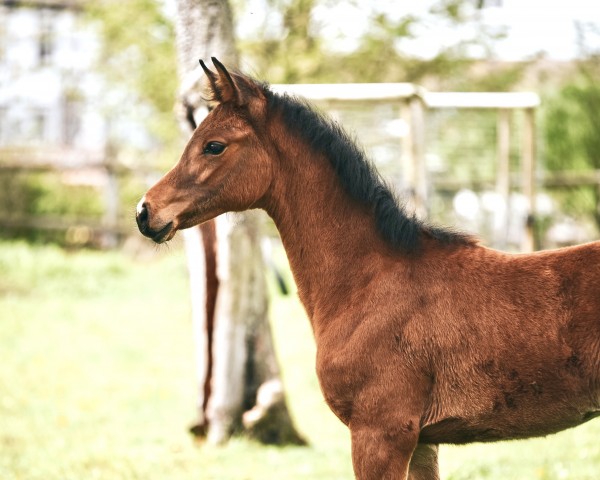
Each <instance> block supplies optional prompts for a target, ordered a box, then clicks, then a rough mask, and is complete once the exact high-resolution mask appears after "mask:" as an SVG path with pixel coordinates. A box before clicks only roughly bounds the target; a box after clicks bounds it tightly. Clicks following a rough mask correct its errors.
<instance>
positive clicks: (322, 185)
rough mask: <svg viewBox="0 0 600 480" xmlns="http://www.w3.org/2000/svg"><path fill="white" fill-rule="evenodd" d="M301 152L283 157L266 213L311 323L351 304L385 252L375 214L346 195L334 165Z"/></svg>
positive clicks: (298, 147) (290, 149) (297, 150)
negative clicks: (321, 313)
mask: <svg viewBox="0 0 600 480" xmlns="http://www.w3.org/2000/svg"><path fill="white" fill-rule="evenodd" d="M296 147H297V148H289V146H288V148H287V149H286V150H287V152H284V154H283V155H284V157H283V158H282V159H281V161H280V163H279V165H278V167H277V171H276V174H275V177H276V178H275V181H274V183H273V185H272V189H271V192H270V195H269V199H268V201H267V204H266V210H267V213H269V215H270V216H271V217H272V218H273V220H274V221H275V224H276V225H277V228H278V230H279V233H280V235H281V238H282V241H283V245H284V247H285V249H286V253H287V256H288V259H289V262H290V266H291V268H292V271H293V273H294V278H295V280H296V283H297V286H298V293H299V295H300V298H301V300H302V302H303V303H304V306H305V307H306V309H307V311H308V313H309V315H310V316H311V317H312V316H313V313H314V312H315V310H322V309H323V308H327V309H335V308H336V305H335V304H333V302H335V299H336V298H339V299H341V298H346V299H347V298H348V295H351V294H352V289H353V288H360V286H361V284H362V282H361V281H360V277H361V276H363V275H365V274H368V273H367V272H368V271H369V270H370V267H369V265H368V257H371V258H372V257H373V253H374V252H375V251H377V250H378V249H381V248H383V249H385V248H386V246H385V245H384V242H383V241H382V239H381V238H380V237H379V235H378V234H377V232H376V230H375V221H374V219H373V217H372V214H371V213H370V208H369V207H367V206H364V205H360V204H358V203H357V202H356V201H354V200H352V199H351V198H350V197H349V196H348V194H346V192H345V191H344V190H343V188H342V186H341V184H340V181H339V179H338V178H337V175H336V174H335V172H334V171H333V168H332V167H331V165H330V164H329V161H328V160H327V159H326V158H321V157H318V156H317V157H312V158H311V157H310V156H309V154H308V153H306V150H305V149H302V148H301V146H300V145H298V146H296ZM335 292H337V295H335ZM313 327H314V325H313Z"/></svg>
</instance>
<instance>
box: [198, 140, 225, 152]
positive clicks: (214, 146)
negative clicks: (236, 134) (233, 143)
mask: <svg viewBox="0 0 600 480" xmlns="http://www.w3.org/2000/svg"><path fill="white" fill-rule="evenodd" d="M223 150H225V145H223V144H222V143H219V142H208V143H207V144H206V146H205V147H204V152H203V153H206V154H208V155H220V154H221V153H223Z"/></svg>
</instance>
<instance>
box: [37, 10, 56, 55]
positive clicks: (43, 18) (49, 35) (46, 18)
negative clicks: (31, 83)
mask: <svg viewBox="0 0 600 480" xmlns="http://www.w3.org/2000/svg"><path fill="white" fill-rule="evenodd" d="M52 17H53V12H52V11H51V10H48V9H45V8H42V9H41V10H40V29H39V42H38V51H39V61H40V65H48V64H49V63H50V61H51V59H52V53H53V50H54V35H55V32H54V29H53V20H54V19H53V18H52Z"/></svg>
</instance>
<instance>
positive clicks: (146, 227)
mask: <svg viewBox="0 0 600 480" xmlns="http://www.w3.org/2000/svg"><path fill="white" fill-rule="evenodd" d="M135 221H136V222H137V226H138V228H139V230H140V232H141V233H142V235H144V236H146V237H148V238H151V239H152V240H154V241H155V242H156V243H162V242H164V241H165V240H167V239H168V238H170V237H169V234H170V233H171V231H172V230H173V222H169V223H167V224H166V225H164V226H163V227H161V228H160V229H158V230H154V229H152V228H151V227H150V209H149V208H148V205H147V204H146V202H144V201H143V199H142V201H141V202H140V203H139V205H138V208H137V211H136V214H135Z"/></svg>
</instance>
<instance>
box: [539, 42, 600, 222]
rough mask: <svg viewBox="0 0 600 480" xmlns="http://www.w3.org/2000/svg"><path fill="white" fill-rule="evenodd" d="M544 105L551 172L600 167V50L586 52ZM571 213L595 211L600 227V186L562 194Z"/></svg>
mask: <svg viewBox="0 0 600 480" xmlns="http://www.w3.org/2000/svg"><path fill="white" fill-rule="evenodd" d="M582 49H583V50H584V54H585V55H584V56H583V57H582V58H581V59H580V60H579V61H578V62H577V68H576V71H575V74H574V75H573V76H571V77H569V78H568V79H567V80H566V81H565V82H564V84H563V85H562V86H561V88H560V89H559V90H558V92H556V93H555V94H554V95H551V96H550V97H549V98H548V99H547V101H546V106H545V108H544V118H543V125H544V128H543V142H544V146H545V168H546V169H548V170H550V171H561V170H567V171H569V170H570V171H590V170H599V169H600V84H598V78H600V51H585V48H584V46H583V45H582ZM562 202H563V203H564V205H566V207H567V209H568V211H569V212H571V213H577V212H579V213H581V212H582V211H583V212H591V214H592V216H593V218H594V221H595V223H596V225H597V226H598V227H599V228H600V187H599V186H591V187H576V188H571V189H569V190H568V191H566V192H564V193H563V194H562Z"/></svg>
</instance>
